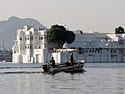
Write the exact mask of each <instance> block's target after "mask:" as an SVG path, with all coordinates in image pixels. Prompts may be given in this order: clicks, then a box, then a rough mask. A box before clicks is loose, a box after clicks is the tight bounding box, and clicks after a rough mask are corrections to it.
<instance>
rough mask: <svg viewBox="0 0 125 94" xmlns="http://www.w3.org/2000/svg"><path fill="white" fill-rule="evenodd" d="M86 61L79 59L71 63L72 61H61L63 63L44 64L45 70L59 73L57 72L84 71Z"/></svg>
mask: <svg viewBox="0 0 125 94" xmlns="http://www.w3.org/2000/svg"><path fill="white" fill-rule="evenodd" d="M84 64H85V62H83V61H78V62H74V63H73V64H71V63H70V62H66V63H61V64H55V66H51V65H50V64H48V63H47V64H44V65H42V68H43V72H48V73H57V72H61V71H63V72H82V71H83V66H84Z"/></svg>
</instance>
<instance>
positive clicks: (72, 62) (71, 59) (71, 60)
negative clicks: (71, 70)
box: [70, 52, 74, 65]
mask: <svg viewBox="0 0 125 94" xmlns="http://www.w3.org/2000/svg"><path fill="white" fill-rule="evenodd" d="M70 63H71V65H73V64H74V57H73V52H72V53H71V55H70Z"/></svg>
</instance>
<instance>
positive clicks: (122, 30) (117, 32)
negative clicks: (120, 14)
mask: <svg viewBox="0 0 125 94" xmlns="http://www.w3.org/2000/svg"><path fill="white" fill-rule="evenodd" d="M123 33H125V31H124V28H123V27H121V26H119V27H118V28H115V34H123Z"/></svg>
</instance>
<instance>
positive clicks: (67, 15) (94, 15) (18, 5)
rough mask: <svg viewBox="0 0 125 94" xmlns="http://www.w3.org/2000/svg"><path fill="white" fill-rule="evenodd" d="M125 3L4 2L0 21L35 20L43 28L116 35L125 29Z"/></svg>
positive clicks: (1, 0) (68, 0)
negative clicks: (55, 26)
mask: <svg viewBox="0 0 125 94" xmlns="http://www.w3.org/2000/svg"><path fill="white" fill-rule="evenodd" d="M124 9H125V0H0V20H1V21H2V20H5V19H8V18H9V17H10V16H17V17H21V18H29V17H30V18H34V19H36V20H38V21H40V22H41V23H42V24H43V25H45V26H48V27H50V26H51V25H53V24H62V25H66V27H67V28H68V29H71V30H77V29H81V30H83V31H99V32H113V30H114V28H116V27H118V26H119V25H121V26H123V27H124V26H125V10H124Z"/></svg>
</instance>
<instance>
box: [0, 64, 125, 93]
mask: <svg viewBox="0 0 125 94" xmlns="http://www.w3.org/2000/svg"><path fill="white" fill-rule="evenodd" d="M0 66H2V64H0ZM84 69H85V70H86V72H84V73H74V74H71V73H64V72H60V73H57V74H55V75H51V74H45V73H41V69H40V68H8V67H5V65H4V68H3V66H2V67H0V94H125V63H119V64H118V63H115V64H114V63H105V64H104V63H103V64H102V63H100V64H99V63H86V64H85V67H84Z"/></svg>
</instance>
